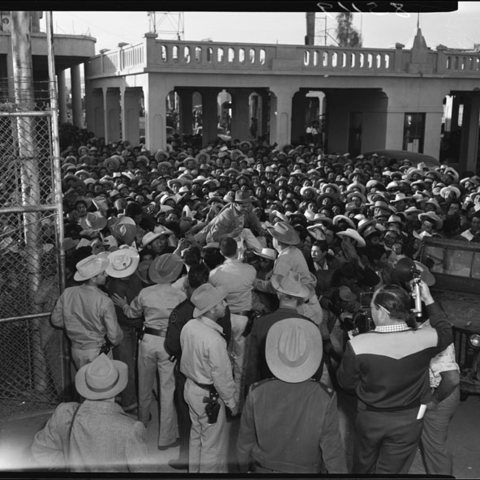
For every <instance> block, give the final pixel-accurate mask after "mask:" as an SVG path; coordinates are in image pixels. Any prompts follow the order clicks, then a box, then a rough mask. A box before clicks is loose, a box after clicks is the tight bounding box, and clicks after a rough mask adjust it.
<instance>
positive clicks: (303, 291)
mask: <svg viewBox="0 0 480 480" xmlns="http://www.w3.org/2000/svg"><path fill="white" fill-rule="evenodd" d="M271 282H272V287H273V288H274V289H275V290H276V291H277V292H280V293H285V294H286V295H290V296H292V297H299V298H303V299H307V298H309V297H310V296H311V293H312V292H311V291H310V289H309V288H308V287H307V286H306V285H304V284H303V283H302V276H301V275H300V274H299V273H298V272H293V271H289V272H288V273H287V274H286V275H280V274H274V275H272V278H271Z"/></svg>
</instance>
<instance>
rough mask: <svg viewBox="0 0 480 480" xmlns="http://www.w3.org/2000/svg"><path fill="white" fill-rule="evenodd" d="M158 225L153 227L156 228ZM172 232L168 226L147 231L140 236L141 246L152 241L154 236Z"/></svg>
mask: <svg viewBox="0 0 480 480" xmlns="http://www.w3.org/2000/svg"><path fill="white" fill-rule="evenodd" d="M157 228H158V227H155V229H157ZM172 234H173V232H172V231H171V230H169V229H168V228H165V227H163V226H162V227H161V229H160V228H159V229H158V230H157V231H156V232H155V231H153V232H147V233H146V234H145V235H144V236H143V238H142V247H146V246H147V245H149V244H150V243H152V242H153V241H154V240H155V239H156V238H158V237H161V236H162V235H172Z"/></svg>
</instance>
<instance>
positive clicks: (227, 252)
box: [220, 237, 237, 258]
mask: <svg viewBox="0 0 480 480" xmlns="http://www.w3.org/2000/svg"><path fill="white" fill-rule="evenodd" d="M220 252H221V253H222V255H223V256H224V257H226V258H231V257H234V256H235V255H236V254H237V241H236V240H234V239H233V238H231V237H227V238H224V239H223V240H222V241H221V243H220Z"/></svg>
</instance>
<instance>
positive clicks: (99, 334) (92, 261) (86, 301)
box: [51, 255, 123, 369]
mask: <svg viewBox="0 0 480 480" xmlns="http://www.w3.org/2000/svg"><path fill="white" fill-rule="evenodd" d="M109 265H110V260H109V259H108V258H107V257H105V256H104V255H90V256H89V257H87V258H85V259H83V260H82V261H80V262H78V263H77V272H76V273H75V276H74V280H76V281H77V282H83V283H82V285H80V286H77V287H70V288H67V289H65V291H64V292H63V293H62V295H60V298H59V299H58V301H57V303H56V305H55V308H54V309H53V311H52V317H51V320H52V324H53V325H54V326H56V327H59V328H64V329H65V331H66V333H67V336H68V338H69V339H70V341H71V342H72V359H73V362H74V364H75V366H76V368H77V369H80V368H81V367H83V366H84V365H85V364H86V363H89V362H91V361H92V360H93V359H95V358H96V357H97V356H98V355H99V353H100V350H101V348H102V346H103V345H104V344H105V342H106V341H107V340H108V342H110V344H111V345H118V344H119V343H120V342H121V341H122V338H123V332H122V329H121V328H120V326H119V324H118V321H117V314H116V313H115V306H114V304H113V302H112V300H110V298H108V296H107V294H106V293H104V292H102V290H100V288H99V287H100V286H101V285H105V281H106V279H107V273H106V269H107V268H108V266H109ZM109 355H110V356H112V353H111V352H110V353H109Z"/></svg>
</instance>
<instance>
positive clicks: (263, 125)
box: [258, 91, 271, 135]
mask: <svg viewBox="0 0 480 480" xmlns="http://www.w3.org/2000/svg"><path fill="white" fill-rule="evenodd" d="M269 121H270V94H269V92H268V91H264V92H262V116H261V117H260V121H259V122H258V123H259V129H258V131H259V135H266V134H267V133H268V134H270V129H271V127H270V124H269Z"/></svg>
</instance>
